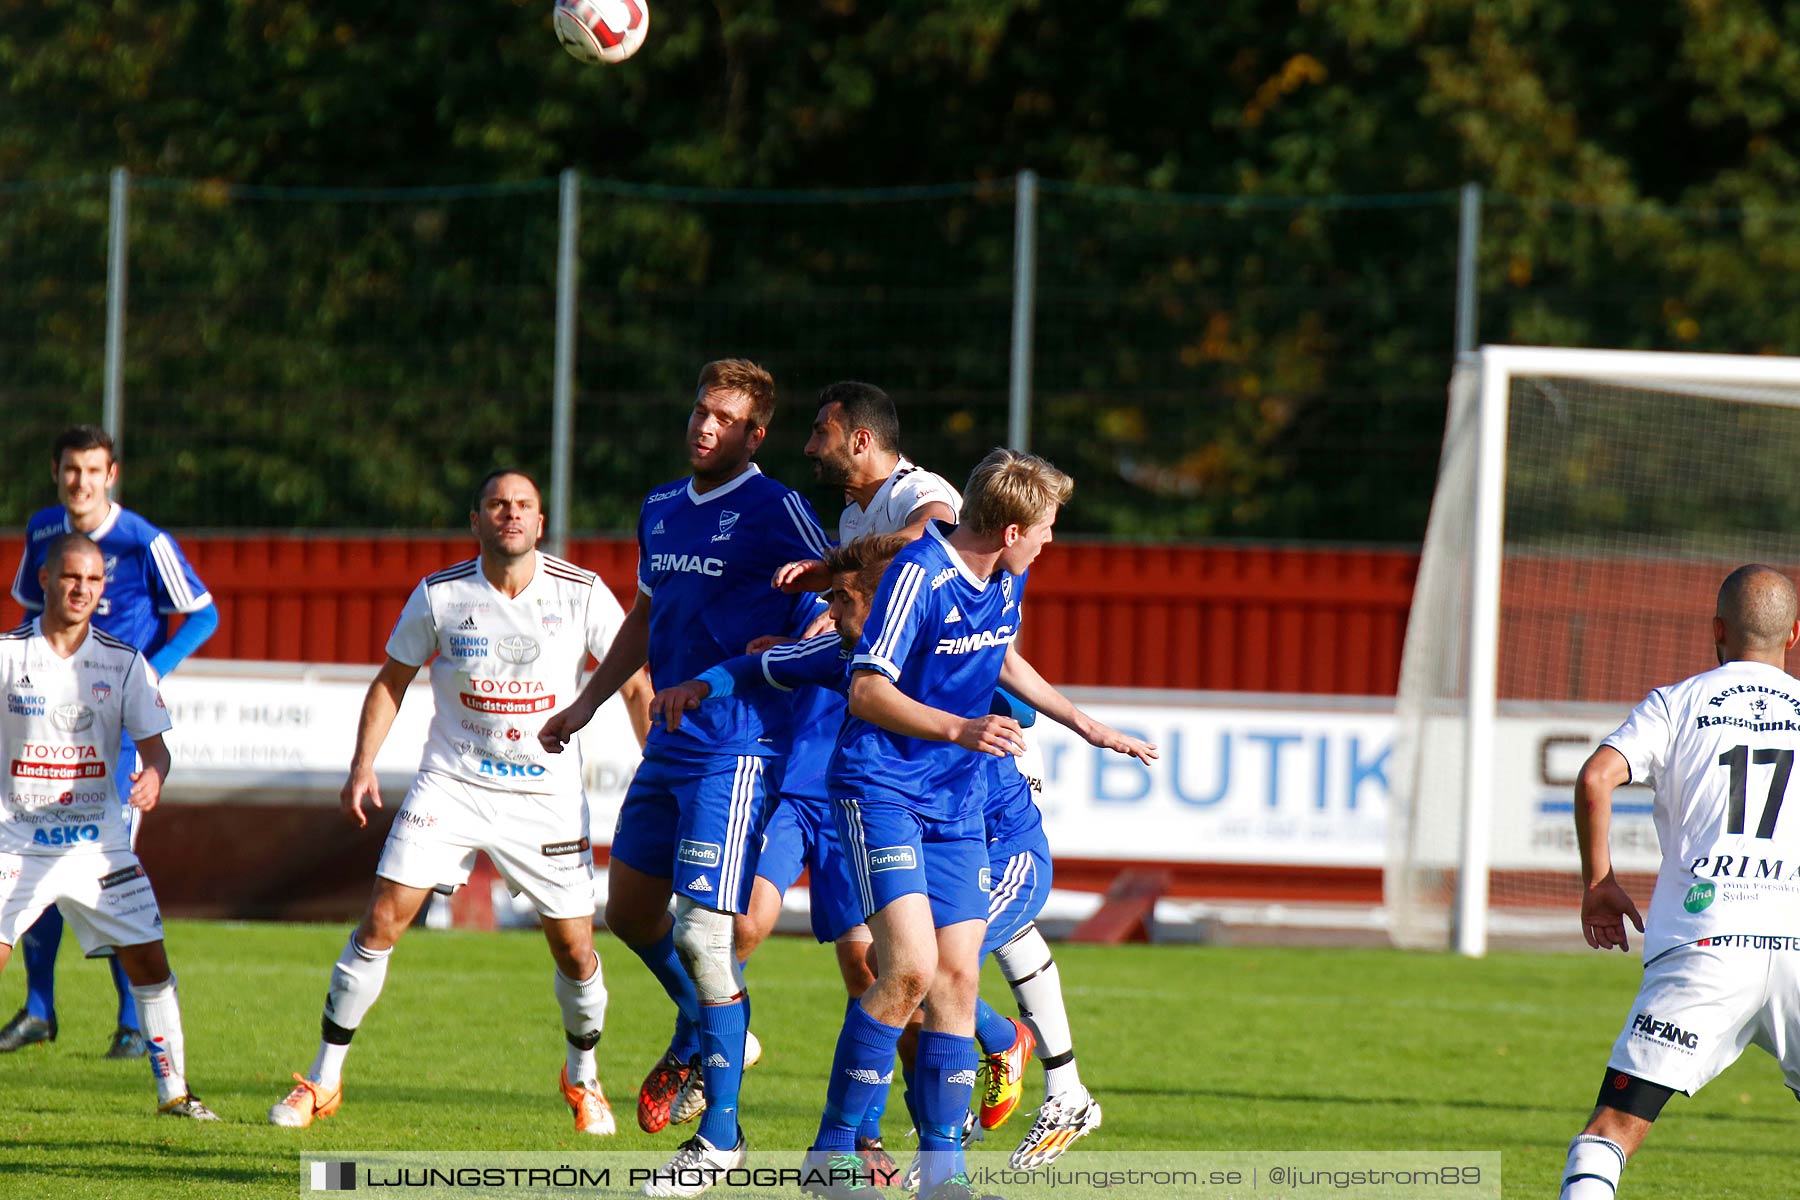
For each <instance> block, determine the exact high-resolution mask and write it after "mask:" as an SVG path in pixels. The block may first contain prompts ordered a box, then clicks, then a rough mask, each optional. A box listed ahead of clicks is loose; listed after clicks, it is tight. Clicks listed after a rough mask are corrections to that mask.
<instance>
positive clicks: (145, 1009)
mask: <svg viewBox="0 0 1800 1200" xmlns="http://www.w3.org/2000/svg"><path fill="white" fill-rule="evenodd" d="M131 996H132V999H134V1000H136V1001H137V1006H138V1017H139V1019H140V1020H141V1021H142V1022H143V1026H144V1040H145V1041H147V1042H149V1044H150V1073H151V1074H152V1075H154V1076H155V1077H156V1103H157V1104H158V1105H163V1104H167V1103H169V1101H171V1100H179V1099H181V1098H182V1097H183V1096H185V1095H187V1044H186V1041H185V1039H183V1037H182V1036H181V1002H180V1001H179V1000H178V999H176V997H175V976H174V975H170V976H169V977H168V978H167V979H165V980H163V981H162V982H161V983H153V984H151V985H150V986H148V987H139V986H138V985H137V984H135V983H134V984H132V985H131Z"/></svg>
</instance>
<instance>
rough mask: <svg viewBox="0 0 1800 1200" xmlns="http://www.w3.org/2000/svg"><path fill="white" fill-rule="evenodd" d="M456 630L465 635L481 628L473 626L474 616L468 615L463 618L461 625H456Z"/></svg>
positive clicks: (472, 614)
mask: <svg viewBox="0 0 1800 1200" xmlns="http://www.w3.org/2000/svg"><path fill="white" fill-rule="evenodd" d="M457 628H458V629H460V630H462V631H463V632H465V633H468V632H472V631H474V630H476V629H479V628H481V627H480V626H479V625H477V624H475V614H474V613H470V614H469V615H468V616H466V617H464V618H463V621H462V624H461V625H458V626H457Z"/></svg>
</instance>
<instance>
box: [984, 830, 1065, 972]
mask: <svg viewBox="0 0 1800 1200" xmlns="http://www.w3.org/2000/svg"><path fill="white" fill-rule="evenodd" d="M988 873H989V875H990V876H991V877H992V881H993V890H992V891H990V892H989V893H988V911H987V919H988V927H987V936H986V937H985V938H983V939H982V941H981V957H983V958H986V957H987V956H988V955H990V954H992V953H993V952H994V951H996V950H998V949H999V948H1000V947H1002V946H1004V945H1006V943H1008V942H1010V941H1012V940H1013V939H1014V938H1015V937H1018V936H1019V934H1020V933H1021V932H1023V931H1024V929H1025V927H1026V926H1027V925H1029V924H1031V923H1032V922H1033V921H1035V920H1037V915H1038V914H1039V913H1041V912H1043V911H1044V901H1046V900H1048V899H1049V898H1050V880H1051V875H1052V869H1051V866H1050V840H1049V839H1048V838H1046V837H1045V836H1044V834H1043V830H1042V829H1039V831H1038V835H1037V837H1036V839H1035V840H1032V841H1027V842H1024V843H1020V842H1012V843H1010V844H1008V845H1002V844H1001V843H1000V842H997V841H996V842H990V843H988Z"/></svg>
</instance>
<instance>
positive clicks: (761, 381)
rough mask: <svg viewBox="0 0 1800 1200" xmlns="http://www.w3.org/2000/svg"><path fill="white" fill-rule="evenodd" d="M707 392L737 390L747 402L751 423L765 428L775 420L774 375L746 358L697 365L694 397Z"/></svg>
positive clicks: (759, 427) (757, 427) (753, 425)
mask: <svg viewBox="0 0 1800 1200" xmlns="http://www.w3.org/2000/svg"><path fill="white" fill-rule="evenodd" d="M708 392H739V393H741V394H743V395H744V396H745V397H747V398H748V399H749V401H750V424H751V426H752V427H753V428H756V429H767V428H768V427H769V422H770V421H773V420H774V419H775V377H774V376H773V375H770V374H769V373H768V372H767V371H765V370H763V369H762V368H761V367H760V366H758V365H757V364H755V363H753V362H751V361H750V360H749V359H747V358H721V359H719V360H717V361H716V362H709V363H707V364H706V365H705V366H704V367H701V368H700V381H699V383H698V384H696V385H695V399H699V398H700V397H701V396H704V395H706V393H708Z"/></svg>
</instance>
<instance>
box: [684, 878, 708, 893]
mask: <svg viewBox="0 0 1800 1200" xmlns="http://www.w3.org/2000/svg"><path fill="white" fill-rule="evenodd" d="M687 890H688V891H690V892H710V891H712V890H713V887H712V884H710V883H708V882H706V876H704V875H702V876H700V877H699V878H697V879H695V880H694V882H692V883H690V884H688V885H687Z"/></svg>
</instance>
